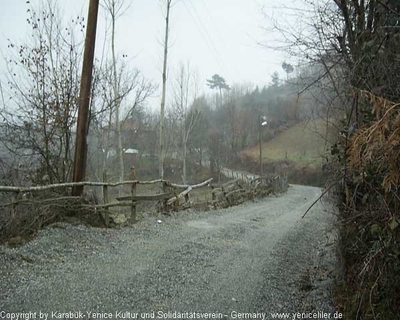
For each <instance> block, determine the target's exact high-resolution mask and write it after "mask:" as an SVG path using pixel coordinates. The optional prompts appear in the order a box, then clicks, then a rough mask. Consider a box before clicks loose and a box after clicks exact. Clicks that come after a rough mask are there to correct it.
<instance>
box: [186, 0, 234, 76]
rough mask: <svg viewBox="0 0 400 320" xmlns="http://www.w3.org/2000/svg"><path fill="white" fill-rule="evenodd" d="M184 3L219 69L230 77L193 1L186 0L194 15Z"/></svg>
mask: <svg viewBox="0 0 400 320" xmlns="http://www.w3.org/2000/svg"><path fill="white" fill-rule="evenodd" d="M184 3H185V6H186V9H187V11H188V12H189V14H190V15H191V16H192V18H193V21H194V22H195V24H196V27H197V29H198V30H199V32H200V34H201V36H202V37H203V39H204V41H205V43H206V44H207V46H208V47H209V49H211V51H212V52H213V54H214V56H215V58H216V61H217V63H218V65H219V66H220V68H221V69H223V70H224V72H226V73H227V74H228V75H229V76H230V77H231V74H230V72H229V70H228V68H227V67H226V65H225V63H224V60H223V59H222V58H221V55H220V54H219V52H218V49H217V47H216V46H215V44H214V42H213V40H212V38H211V36H210V35H209V33H208V31H207V28H206V27H205V25H204V24H203V22H202V19H201V18H200V16H199V14H198V13H197V10H196V8H195V7H194V5H193V3H192V2H191V1H190V0H189V1H188V3H189V4H190V6H191V8H192V9H193V12H194V14H195V15H193V13H192V12H191V10H190V9H189V7H188V5H187V3H186V1H185V2H184ZM196 20H197V21H196ZM198 23H199V24H200V25H201V27H202V28H200V27H199V24H198Z"/></svg>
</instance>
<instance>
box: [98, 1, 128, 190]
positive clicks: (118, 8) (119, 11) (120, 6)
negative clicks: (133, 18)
mask: <svg viewBox="0 0 400 320" xmlns="http://www.w3.org/2000/svg"><path fill="white" fill-rule="evenodd" d="M125 2H126V1H125V0H105V1H104V8H105V10H106V11H107V13H108V14H109V15H110V18H111V59H112V70H113V95H114V103H115V126H116V132H117V141H118V148H117V150H118V151H117V154H118V157H119V170H120V172H119V180H120V181H123V180H124V176H125V174H124V150H123V146H122V135H121V121H120V111H121V110H120V108H121V101H122V99H121V95H120V93H119V89H120V88H119V82H118V74H117V59H116V54H115V30H116V21H117V19H118V18H119V17H121V16H122V15H123V14H124V12H126V10H127V9H128V8H129V6H130V3H128V5H126V4H125ZM119 192H120V193H121V192H122V188H119Z"/></svg>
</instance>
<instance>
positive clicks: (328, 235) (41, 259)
mask: <svg viewBox="0 0 400 320" xmlns="http://www.w3.org/2000/svg"><path fill="white" fill-rule="evenodd" d="M320 194H321V190H320V189H319V188H313V187H305V186H291V187H290V188H289V190H288V192H287V194H285V195H281V196H279V197H270V198H265V199H262V200H255V201H250V202H247V203H245V204H242V205H240V206H237V207H233V208H228V209H223V210H217V211H208V212H187V211H186V212H181V213H179V214H177V215H175V216H173V217H167V216H162V218H154V217H150V218H146V219H144V220H142V221H141V222H140V223H138V224H136V225H135V226H134V227H127V228H121V229H117V230H116V229H96V228H90V227H85V226H81V225H75V226H74V225H69V224H55V225H53V226H51V227H48V228H46V229H45V230H42V231H41V232H40V233H39V235H38V237H37V238H35V239H34V240H33V241H31V242H29V243H27V244H25V245H23V246H22V247H19V248H14V249H11V248H8V247H5V246H3V247H0V288H1V290H0V312H2V313H1V314H0V318H4V317H6V316H11V313H12V312H14V313H15V312H32V313H33V312H37V314H36V318H38V317H39V312H42V315H43V314H44V313H49V314H48V315H49V317H48V319H51V318H53V319H56V318H59V317H60V316H63V317H64V318H65V317H67V316H68V315H69V316H77V317H79V316H81V318H84V319H90V318H95V317H94V314H93V312H99V314H97V316H103V318H107V317H108V316H111V317H112V318H113V319H122V318H133V317H134V316H135V313H137V315H136V316H137V317H138V318H141V313H142V316H145V315H146V314H147V315H149V316H153V315H154V316H155V318H160V317H165V318H172V317H174V316H179V315H181V316H183V317H186V318H190V317H191V316H195V315H193V314H192V315H191V314H182V313H181V314H179V313H175V314H174V313H173V312H189V313H190V312H197V313H205V312H216V313H220V316H221V317H222V318H228V319H231V318H232V319H235V318H244V317H246V318H250V316H251V315H252V316H255V317H257V318H258V319H262V318H263V317H264V318H267V319H269V318H271V313H274V312H310V311H315V312H325V313H329V312H331V313H333V312H334V310H333V307H332V303H331V298H330V293H329V290H330V285H331V273H332V271H333V266H334V258H333V255H332V250H333V249H332V248H333V246H332V243H333V241H334V240H333V238H334V237H333V236H332V235H333V233H332V220H333V218H332V217H333V216H332V215H331V214H330V213H329V212H328V211H330V210H326V208H327V207H328V205H327V204H324V203H321V202H318V203H317V204H316V205H315V206H314V207H313V209H312V210H311V211H310V212H309V213H308V215H307V216H306V217H305V218H304V219H301V216H302V215H303V213H304V212H305V211H306V209H307V208H308V207H309V205H310V204H311V203H312V202H313V201H314V200H315V199H316V198H317V197H318V196H319V195H320ZM157 219H161V220H162V221H161V223H159V222H158V221H157ZM78 311H81V312H82V314H79V313H78ZM152 311H154V314H152V313H151V312H152ZM169 311H170V312H172V313H170V314H167V312H169ZM52 312H53V314H51V313H52ZM61 312H76V313H75V314H62V313H61ZM86 312H92V314H89V313H86ZM145 313H146V314H145ZM253 313H256V314H253ZM263 313H265V314H263ZM203 315H204V314H203ZM197 316H201V314H197Z"/></svg>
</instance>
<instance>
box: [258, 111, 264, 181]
mask: <svg viewBox="0 0 400 320" xmlns="http://www.w3.org/2000/svg"><path fill="white" fill-rule="evenodd" d="M261 121H262V120H261V113H259V114H258V142H259V144H260V177H262V175H263V166H262V146H261V143H262V134H261V129H262V128H261Z"/></svg>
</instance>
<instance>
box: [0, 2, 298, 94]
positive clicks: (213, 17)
mask: <svg viewBox="0 0 400 320" xmlns="http://www.w3.org/2000/svg"><path fill="white" fill-rule="evenodd" d="M125 1H126V2H128V1H129V0H125ZM34 2H39V0H31V3H34ZM88 2H89V0H87V1H86V0H58V3H59V6H60V7H61V8H62V10H63V12H64V13H65V14H64V17H65V18H68V17H69V16H72V15H77V14H84V16H85V17H86V16H87V6H88ZM288 2H290V1H288ZM286 3H287V2H286ZM1 4H2V7H1V12H0V50H1V54H2V55H3V56H4V55H5V54H7V39H8V38H10V39H12V40H13V41H14V42H16V43H18V42H20V40H21V41H22V42H23V39H24V38H26V37H27V36H28V35H29V26H28V24H27V23H26V18H27V14H26V9H27V4H26V0H1ZM280 4H282V2H281V1H279V0H180V1H178V3H177V4H176V5H175V7H174V8H173V9H172V12H171V42H170V43H171V46H170V51H169V62H170V64H169V77H170V78H171V77H172V76H173V72H174V70H176V69H177V67H178V64H179V62H181V61H182V62H188V61H189V62H190V65H191V67H192V68H196V69H198V72H199V77H200V84H201V85H203V87H202V89H204V90H206V86H205V79H206V78H210V77H211V76H212V75H213V74H215V73H218V74H220V75H221V76H223V77H225V79H226V80H227V82H228V83H229V84H232V83H253V84H255V85H259V86H263V85H267V84H268V83H270V81H271V77H270V76H271V74H272V73H273V72H274V71H278V72H279V73H280V74H281V75H282V76H283V71H282V69H281V64H282V62H283V61H284V60H285V58H287V57H285V56H284V55H283V54H282V53H278V52H274V51H273V50H267V49H265V48H263V47H262V46H260V45H259V44H257V42H266V41H267V42H268V41H269V39H268V34H267V32H266V31H265V30H263V29H262V27H263V26H266V25H267V23H268V22H267V21H266V19H265V18H264V16H263V14H262V6H267V8H268V10H271V12H272V10H274V8H275V7H277V6H279V5H280ZM275 10H276V9H275ZM164 23H165V20H164V18H163V10H162V5H161V1H160V0H133V1H132V5H131V7H130V8H129V10H128V11H127V12H126V13H125V14H124V15H123V16H122V17H121V18H119V20H118V21H117V37H116V48H117V53H118V54H119V55H120V56H122V55H127V56H128V58H127V59H128V61H129V63H130V64H132V65H133V66H135V67H137V68H138V69H140V70H141V71H142V73H143V74H144V75H145V76H146V77H148V78H150V79H152V80H153V81H154V82H156V83H158V84H160V82H161V66H162V46H161V44H160V43H161V42H162V39H163V36H164ZM104 33H105V13H104V11H103V10H102V9H100V15H99V28H98V35H97V43H96V44H97V47H96V55H97V56H99V55H100V54H101V47H102V45H103V42H104ZM0 67H1V72H4V63H3V62H2V63H1V64H0Z"/></svg>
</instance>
